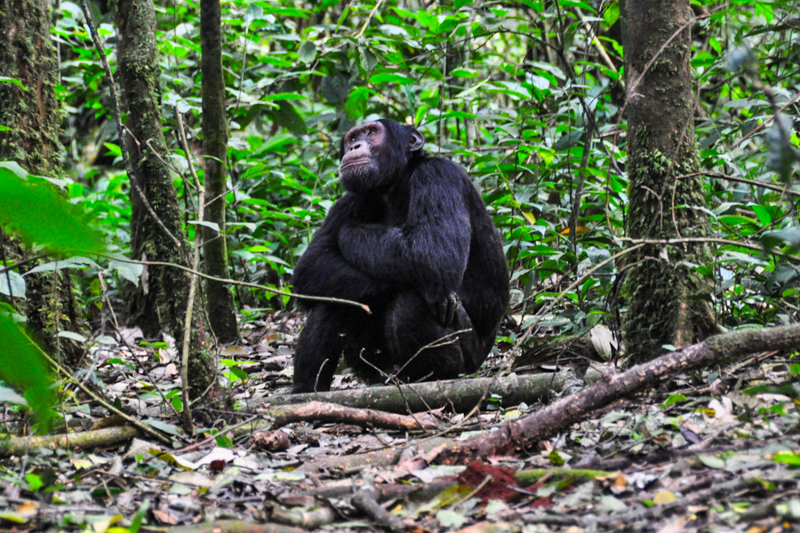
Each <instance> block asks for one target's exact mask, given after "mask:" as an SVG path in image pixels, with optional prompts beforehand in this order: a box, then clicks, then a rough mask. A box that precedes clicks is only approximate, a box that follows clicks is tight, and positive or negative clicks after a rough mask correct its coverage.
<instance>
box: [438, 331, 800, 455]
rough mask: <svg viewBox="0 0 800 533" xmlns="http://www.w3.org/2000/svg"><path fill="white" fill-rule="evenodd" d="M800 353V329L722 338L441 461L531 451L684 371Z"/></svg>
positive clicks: (610, 379)
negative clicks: (775, 352)
mask: <svg viewBox="0 0 800 533" xmlns="http://www.w3.org/2000/svg"><path fill="white" fill-rule="evenodd" d="M798 348H800V324H793V325H790V326H780V327H776V328H766V329H743V330H738V331H733V332H730V333H725V334H723V335H717V336H715V337H711V338H710V339H708V340H706V341H704V342H701V343H699V344H695V345H693V346H689V347H688V348H686V349H685V350H682V351H680V352H675V353H671V354H667V355H664V356H661V357H659V358H657V359H653V360H652V361H650V362H648V363H645V364H643V365H639V366H635V367H633V368H631V369H630V370H628V371H626V372H623V373H621V374H616V375H608V374H606V375H604V377H603V379H601V380H600V381H599V382H597V383H595V384H594V385H592V386H590V387H588V388H586V389H584V390H583V391H581V392H579V393H578V394H574V395H572V396H567V397H566V398H563V399H561V400H559V401H557V402H555V403H553V404H551V405H549V406H547V407H545V408H544V409H542V410H541V411H537V412H535V413H533V414H531V415H528V416H526V417H523V418H520V419H518V420H514V421H510V422H507V423H505V424H503V425H502V426H500V427H499V428H498V430H497V431H493V432H491V433H489V434H487V435H483V436H481V438H480V439H472V440H469V441H467V442H465V443H462V444H460V445H458V446H455V447H450V448H448V449H446V450H445V451H443V453H442V454H441V455H440V456H439V460H440V461H446V462H453V463H464V462H466V461H469V460H473V459H476V458H485V457H488V456H490V455H495V454H502V453H507V452H509V451H510V450H512V449H515V448H524V447H527V446H531V445H533V444H535V443H537V442H539V441H541V440H543V439H547V438H550V437H552V436H553V435H555V434H556V433H558V432H559V431H562V430H563V429H565V428H567V427H569V426H571V425H572V424H574V423H576V422H579V421H581V420H583V419H584V418H585V417H586V416H588V415H589V414H590V413H591V412H592V411H594V410H596V409H599V408H601V407H604V406H606V405H608V404H609V403H611V402H613V401H614V400H616V399H618V398H620V397H622V396H626V395H628V394H631V393H633V392H636V391H639V390H642V389H644V388H645V387H648V386H652V385H655V384H656V383H658V382H659V381H660V380H662V379H665V378H668V377H670V376H674V375H676V374H678V373H680V372H686V371H687V370H693V369H696V368H700V367H704V366H708V365H711V364H713V363H718V362H720V361H723V360H725V359H730V358H733V357H737V356H741V355H746V354H750V353H755V352H761V351H769V350H793V349H798Z"/></svg>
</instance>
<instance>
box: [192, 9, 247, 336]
mask: <svg viewBox="0 0 800 533" xmlns="http://www.w3.org/2000/svg"><path fill="white" fill-rule="evenodd" d="M221 17H222V8H221V7H220V0H201V2H200V46H201V49H202V71H203V121H202V126H203V151H204V152H205V156H206V157H205V160H204V169H205V170H204V172H203V179H204V181H205V188H206V199H207V202H208V204H207V206H206V208H205V209H206V212H205V217H204V219H205V220H206V221H207V222H213V223H216V224H217V226H219V231H216V230H214V229H212V228H209V227H205V226H203V228H202V231H203V237H204V241H205V242H204V244H203V253H204V266H205V271H206V273H207V274H209V275H210V276H214V277H217V278H225V279H227V278H229V277H230V276H229V275H228V250H227V244H226V242H225V191H226V190H227V184H226V181H227V180H226V175H227V173H226V168H227V156H228V148H227V147H228V125H227V122H226V120H225V80H224V79H223V77H222V43H221V41H222V35H221V33H222V29H221V26H222V24H221ZM197 229H198V231H200V228H197ZM205 288H206V306H207V309H208V318H209V322H210V323H211V329H212V330H213V332H214V335H216V336H217V339H218V340H219V341H220V342H223V343H230V342H236V341H238V340H239V328H238V327H237V325H236V313H235V309H234V306H233V295H232V294H231V291H230V290H229V289H228V287H227V286H226V285H224V284H222V283H218V282H216V281H211V280H207V281H206V283H205Z"/></svg>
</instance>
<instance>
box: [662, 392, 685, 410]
mask: <svg viewBox="0 0 800 533" xmlns="http://www.w3.org/2000/svg"><path fill="white" fill-rule="evenodd" d="M685 401H686V396H684V395H683V394H673V395H672V396H670V397H669V398H667V399H666V400H664V403H662V404H661V408H662V409H666V408H667V407H669V406H670V405H674V404H676V403H680V402H685Z"/></svg>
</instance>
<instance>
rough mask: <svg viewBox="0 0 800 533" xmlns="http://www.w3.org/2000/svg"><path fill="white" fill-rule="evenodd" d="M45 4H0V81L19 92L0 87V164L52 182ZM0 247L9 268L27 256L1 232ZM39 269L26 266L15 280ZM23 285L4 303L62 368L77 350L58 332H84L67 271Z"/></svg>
mask: <svg viewBox="0 0 800 533" xmlns="http://www.w3.org/2000/svg"><path fill="white" fill-rule="evenodd" d="M49 5H50V4H49V2H46V1H43V0H0V75H2V76H6V77H10V78H14V79H16V80H19V82H20V83H22V85H23V86H24V87H25V89H22V88H20V87H19V86H18V85H15V84H13V83H8V82H4V83H0V102H2V104H0V126H5V127H6V128H8V129H5V130H3V131H0V160H13V161H16V162H17V163H19V164H20V165H21V166H22V167H24V168H25V169H26V170H27V171H28V172H30V173H32V174H36V175H39V176H56V175H57V174H58V173H59V172H60V170H61V164H60V156H59V154H60V152H61V143H60V142H59V140H58V134H59V123H60V121H61V106H60V104H59V102H58V100H57V99H56V94H55V86H56V84H57V83H58V77H57V73H56V69H57V66H58V65H57V62H56V51H55V47H54V46H53V43H52V41H51V40H50V8H49ZM0 246H2V247H3V251H4V255H5V259H6V261H7V263H9V264H10V263H11V262H13V261H16V260H23V259H25V258H26V254H27V253H28V251H27V250H24V249H23V248H22V247H21V245H20V244H19V243H18V242H16V240H15V239H13V238H11V237H10V236H9V235H7V234H5V233H4V232H2V233H0ZM41 263H42V261H35V262H31V263H27V264H26V265H25V266H23V267H20V269H19V270H20V272H19V273H20V274H25V272H27V271H29V270H31V269H32V268H34V267H36V266H38V265H39V264H41ZM2 266H5V265H2ZM25 281H26V296H27V299H26V300H24V301H19V300H16V299H15V298H11V300H14V301H15V303H16V304H18V309H19V310H20V312H21V313H23V314H25V316H26V317H27V318H28V326H29V327H30V328H31V330H33V331H34V332H36V333H37V335H38V336H39V338H40V339H41V340H42V341H44V344H45V347H46V348H47V351H49V352H51V353H56V354H57V355H58V358H59V359H60V360H61V362H62V363H65V364H67V365H70V364H72V363H75V362H76V361H77V359H78V358H79V357H80V356H81V354H82V347H81V346H79V345H78V344H76V343H74V342H71V341H61V342H59V338H58V336H57V333H58V332H59V331H65V330H67V331H73V332H76V333H86V332H85V331H82V327H83V324H82V322H81V320H80V312H79V309H78V305H77V302H76V299H75V297H74V294H73V289H72V283H71V280H70V276H69V273H68V271H66V270H62V271H57V272H43V273H40V274H32V275H30V276H26V277H25ZM12 296H13V295H12ZM17 296H19V295H17Z"/></svg>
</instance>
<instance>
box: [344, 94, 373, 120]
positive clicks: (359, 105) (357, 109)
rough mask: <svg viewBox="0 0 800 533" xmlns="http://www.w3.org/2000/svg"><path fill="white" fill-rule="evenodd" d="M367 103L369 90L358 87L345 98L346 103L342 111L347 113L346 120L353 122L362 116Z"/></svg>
mask: <svg viewBox="0 0 800 533" xmlns="http://www.w3.org/2000/svg"><path fill="white" fill-rule="evenodd" d="M368 101H369V89H366V88H364V87H359V88H357V89H355V90H354V91H352V92H351V93H350V96H348V97H347V102H345V104H344V110H345V112H346V113H347V118H349V119H350V120H355V119H357V118H359V117H362V116H364V113H366V111H367V102H368Z"/></svg>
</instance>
